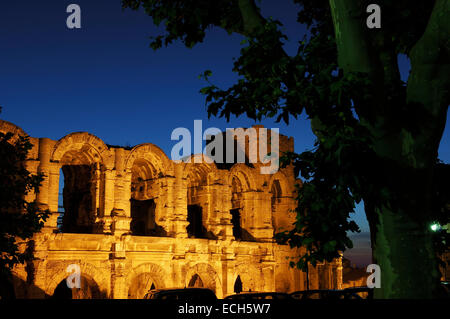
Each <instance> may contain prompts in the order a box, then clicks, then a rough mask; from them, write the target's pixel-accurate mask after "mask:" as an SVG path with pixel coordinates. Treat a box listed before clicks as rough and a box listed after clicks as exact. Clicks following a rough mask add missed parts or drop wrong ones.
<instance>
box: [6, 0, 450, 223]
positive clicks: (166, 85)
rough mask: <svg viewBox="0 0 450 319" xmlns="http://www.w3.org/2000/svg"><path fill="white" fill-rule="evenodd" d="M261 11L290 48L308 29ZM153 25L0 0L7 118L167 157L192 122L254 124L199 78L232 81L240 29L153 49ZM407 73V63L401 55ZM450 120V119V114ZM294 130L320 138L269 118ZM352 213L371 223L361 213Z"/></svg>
mask: <svg viewBox="0 0 450 319" xmlns="http://www.w3.org/2000/svg"><path fill="white" fill-rule="evenodd" d="M70 3H76V4H78V5H80V7H81V15H82V22H81V23H82V25H81V26H82V28H81V29H73V30H71V29H68V28H67V27H66V18H67V16H68V15H69V14H68V13H66V7H67V6H68V5H69V4H70ZM262 12H263V14H264V16H267V17H268V16H272V17H273V18H275V19H279V20H281V21H282V22H283V24H284V30H285V33H286V34H287V35H288V37H289V39H290V42H289V43H287V44H286V50H287V51H288V53H294V52H295V51H296V42H297V41H298V40H300V39H301V38H302V37H303V35H304V34H305V28H304V27H303V26H301V25H299V24H298V23H297V22H296V12H297V7H296V5H294V4H293V3H291V2H290V1H262ZM159 31H161V29H160V30H158V28H156V27H155V26H154V25H153V23H152V20H151V18H150V17H149V16H147V15H145V13H144V12H142V11H140V12H136V11H131V10H125V11H123V10H122V8H121V1H120V0H96V1H92V0H91V1H86V0H71V1H63V0H59V1H30V0H28V1H2V2H1V4H0V38H1V42H0V57H1V58H0V75H1V76H0V106H2V107H3V111H2V113H1V114H0V115H1V118H2V119H4V120H7V121H10V122H12V123H14V124H16V125H18V126H20V127H22V128H23V129H24V130H25V131H26V132H27V133H28V134H30V135H31V136H33V137H49V138H52V139H55V140H58V139H60V138H61V137H63V136H65V135H66V134H68V133H71V132H75V131H87V132H90V133H92V134H94V135H96V136H98V137H100V138H101V139H102V140H103V141H104V142H105V143H107V144H113V145H123V146H125V145H130V146H133V145H136V144H139V143H144V142H151V143H154V144H156V145H158V146H160V147H161V148H162V149H163V150H164V151H165V152H166V154H167V155H168V156H170V150H171V148H172V146H173V145H174V144H175V143H176V142H174V141H171V140H170V135H171V132H172V131H173V130H174V129H175V128H177V127H186V128H188V129H190V130H193V124H194V120H195V119H202V120H203V126H204V129H205V128H207V127H218V128H220V129H222V130H223V129H225V128H226V127H240V126H244V127H248V126H251V125H253V124H255V122H254V121H252V120H249V119H247V118H245V117H242V118H238V119H232V121H231V122H230V123H227V122H226V121H225V120H224V119H217V118H213V119H211V120H209V121H208V119H207V112H206V108H205V101H204V97H203V96H202V95H201V94H200V93H199V90H200V89H201V88H202V87H203V86H206V85H207V83H206V82H204V80H200V79H198V75H199V74H200V73H202V72H203V71H205V70H207V69H209V70H212V72H213V76H212V78H211V80H212V82H213V83H214V84H216V85H219V86H221V87H223V88H226V87H228V86H229V85H231V84H233V82H234V81H235V80H236V78H237V77H236V75H235V74H233V73H232V71H231V68H232V64H233V58H234V57H238V56H239V50H240V47H241V45H240V40H241V37H240V36H239V35H232V36H229V35H228V34H227V33H226V32H224V31H222V30H219V29H211V30H210V32H209V34H208V35H207V37H206V39H205V43H203V44H200V45H197V46H196V47H194V48H193V49H187V48H185V47H184V46H183V45H182V44H181V43H176V44H174V45H172V46H169V47H168V48H162V49H160V50H158V51H153V50H152V49H151V48H149V42H150V40H149V37H150V36H152V35H157V34H158V33H159ZM399 61H400V69H401V74H402V76H403V78H404V79H407V76H408V72H409V65H408V61H407V59H405V58H402V57H400V59H399ZM449 120H450V119H449V117H447V121H449ZM262 124H264V125H265V126H266V127H279V128H280V132H281V133H282V134H284V135H288V136H293V137H294V139H295V149H296V151H297V152H301V151H303V150H306V149H311V148H312V146H313V143H314V135H313V134H312V133H311V130H310V125H309V122H308V121H307V120H306V117H303V118H302V119H300V120H293V121H292V122H291V124H290V125H289V126H286V125H284V124H282V123H275V122H274V121H273V120H267V121H263V123H262ZM448 127H449V125H447V129H446V130H445V132H444V136H443V139H442V142H441V146H440V153H439V156H440V159H441V160H443V161H444V162H447V163H449V162H450V132H449V128H448ZM355 220H356V221H357V222H358V224H360V226H361V227H362V229H363V230H364V231H367V230H368V226H367V222H366V220H365V216H364V213H363V211H362V205H360V206H359V207H358V209H357V213H356V217H355Z"/></svg>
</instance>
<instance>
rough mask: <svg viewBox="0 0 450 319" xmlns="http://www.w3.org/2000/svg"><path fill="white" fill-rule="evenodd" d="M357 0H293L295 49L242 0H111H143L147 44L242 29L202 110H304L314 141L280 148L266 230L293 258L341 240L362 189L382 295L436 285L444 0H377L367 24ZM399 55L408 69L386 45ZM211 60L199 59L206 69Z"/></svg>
mask: <svg viewBox="0 0 450 319" xmlns="http://www.w3.org/2000/svg"><path fill="white" fill-rule="evenodd" d="M371 2H372V1H366V0H363V1H361V0H294V3H296V4H298V5H299V11H298V19H297V20H298V22H299V23H301V24H305V25H306V26H307V27H308V35H307V36H305V38H304V39H303V40H302V41H300V42H299V44H298V51H297V53H296V54H295V55H288V54H287V53H286V51H285V50H284V48H283V44H284V43H285V42H286V40H287V37H286V36H285V35H284V34H283V33H282V31H281V28H280V26H281V25H282V23H281V22H280V21H277V20H274V19H271V18H266V17H264V16H263V15H262V14H261V11H260V8H259V7H258V3H257V2H255V1H254V0H217V1H207V0H183V1H181V0H179V1H177V0H170V1H169V0H123V1H122V5H123V7H124V8H131V9H138V8H139V7H141V6H142V7H143V8H144V9H145V11H146V12H147V13H148V15H150V16H151V17H152V18H153V22H154V23H155V24H157V25H159V24H160V23H164V26H165V31H166V32H165V33H164V34H162V35H157V36H155V37H154V38H153V40H152V42H151V44H150V45H151V47H152V48H153V49H159V48H161V47H162V46H163V45H165V46H167V45H169V44H171V43H173V42H174V41H182V42H183V43H184V44H185V45H186V46H187V47H192V46H194V45H195V44H197V43H199V42H202V41H203V40H204V37H205V34H206V32H207V30H208V28H210V27H212V26H215V27H219V28H223V29H225V30H226V31H227V32H228V33H230V34H231V33H234V32H235V33H239V34H241V35H242V36H243V37H245V41H244V44H243V47H242V49H241V54H240V56H239V58H237V59H236V60H235V62H234V67H233V71H234V72H236V73H237V74H238V75H239V79H238V81H237V83H235V84H234V85H232V86H231V87H229V88H225V89H222V88H219V87H217V86H216V85H214V84H211V85H209V86H207V87H205V88H203V89H202V90H201V92H202V93H203V94H204V95H205V97H206V104H207V107H208V114H209V116H220V117H225V118H227V119H228V120H229V119H230V115H232V114H234V115H237V116H239V115H242V114H246V115H247V116H248V117H249V118H252V119H256V120H260V119H263V118H266V117H276V119H277V121H281V120H283V121H285V122H286V123H289V120H290V118H291V117H294V118H297V117H298V116H299V115H300V114H302V113H303V112H306V114H307V115H308V117H309V118H310V120H311V126H312V129H313V131H314V133H315V135H316V136H317V141H316V143H315V148H314V149H313V150H311V151H307V152H304V153H302V154H286V156H285V157H284V160H285V163H286V162H290V163H293V164H294V165H295V168H296V170H297V172H299V173H300V174H301V176H302V177H303V178H304V179H305V183H304V184H303V187H302V188H300V189H299V190H298V208H297V219H296V222H295V224H294V225H293V229H292V230H291V231H288V232H284V233H281V234H279V235H278V236H277V238H278V240H279V241H280V242H285V243H289V244H290V245H291V246H293V247H298V246H304V247H306V249H307V254H306V255H304V256H302V257H301V258H300V260H299V261H298V263H297V265H298V266H299V267H301V268H303V269H304V268H305V266H306V265H307V263H312V264H313V265H314V264H316V263H317V262H318V261H322V260H332V259H333V258H336V257H339V253H340V252H342V251H344V250H345V249H346V248H348V247H352V243H351V241H350V239H349V238H348V236H347V232H348V231H358V226H357V225H356V224H355V223H354V222H353V221H349V214H350V213H351V212H353V210H354V207H355V202H356V203H358V202H360V201H361V200H363V201H364V205H365V212H366V215H367V219H368V221H369V226H370V231H371V239H372V248H373V261H374V263H377V264H378V265H379V266H380V268H381V271H382V274H381V288H380V289H376V291H375V296H376V297H382V298H424V297H433V296H437V294H438V291H439V288H438V287H439V271H438V267H437V263H436V258H435V255H436V254H435V249H434V246H433V240H432V238H433V234H432V233H431V231H430V227H429V225H430V223H431V222H432V221H433V220H434V219H435V213H434V212H435V210H434V209H433V198H434V196H435V194H434V191H433V185H434V184H435V177H436V174H435V168H436V165H435V164H436V160H437V151H438V147H439V142H440V139H441V137H442V134H443V130H444V128H445V121H446V114H447V110H448V106H449V84H450V83H449V82H450V77H449V74H450V59H449V52H450V42H449V39H450V24H449V22H448V21H449V20H448V16H449V13H450V2H449V1H447V0H432V1H420V2H414V4H413V3H411V1H407V0H398V1H387V0H379V1H377V4H378V5H379V6H380V7H381V13H382V16H381V19H382V20H381V21H382V22H381V24H382V27H381V28H380V29H376V28H375V29H369V28H368V27H367V24H366V19H367V17H368V16H369V14H368V13H367V12H366V8H367V6H368V5H369V4H370V3H371ZM399 54H405V55H407V56H408V57H409V59H410V61H411V72H410V75H409V78H408V80H407V82H406V83H405V82H403V81H402V79H401V78H400V72H399V66H398V60H397V57H398V55H399ZM210 75H211V71H209V70H208V71H205V72H204V73H203V77H204V78H205V79H208V77H209V76H210Z"/></svg>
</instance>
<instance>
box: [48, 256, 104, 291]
mask: <svg viewBox="0 0 450 319" xmlns="http://www.w3.org/2000/svg"><path fill="white" fill-rule="evenodd" d="M71 264H76V265H79V267H80V274H81V277H82V278H85V279H86V281H87V282H89V283H91V284H93V285H95V286H96V287H97V288H98V291H97V292H96V293H97V295H96V298H106V297H107V291H108V290H107V288H106V287H108V284H109V283H108V278H109V273H105V272H104V271H102V270H100V269H98V268H97V267H95V266H94V265H92V264H90V263H86V262H80V261H79V260H73V261H54V262H49V263H48V264H47V265H46V273H47V278H48V279H47V285H46V287H45V289H44V291H45V293H46V295H48V296H53V294H54V292H55V289H56V288H57V287H58V286H59V285H60V284H61V282H63V280H65V279H66V278H67V277H68V276H69V275H70V273H69V272H67V271H66V270H67V267H68V266H69V265H71Z"/></svg>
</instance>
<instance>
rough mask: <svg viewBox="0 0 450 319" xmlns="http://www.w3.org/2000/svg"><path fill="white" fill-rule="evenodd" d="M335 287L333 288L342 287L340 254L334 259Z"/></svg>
mask: <svg viewBox="0 0 450 319" xmlns="http://www.w3.org/2000/svg"><path fill="white" fill-rule="evenodd" d="M336 264H337V265H336V287H335V289H342V281H343V278H342V254H341V257H340V258H338V259H337V260H336Z"/></svg>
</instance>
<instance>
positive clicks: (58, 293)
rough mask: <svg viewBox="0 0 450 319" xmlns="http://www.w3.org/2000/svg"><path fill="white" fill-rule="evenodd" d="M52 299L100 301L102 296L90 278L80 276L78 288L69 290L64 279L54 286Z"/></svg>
mask: <svg viewBox="0 0 450 319" xmlns="http://www.w3.org/2000/svg"><path fill="white" fill-rule="evenodd" d="M52 298H53V299H102V298H104V296H103V294H102V293H101V292H100V289H99V287H98V285H97V283H96V282H95V281H94V280H93V279H90V278H86V277H85V276H81V279H80V288H69V287H68V285H67V282H66V279H64V280H62V281H61V282H60V283H59V284H58V286H56V288H55V291H54V292H53V296H52Z"/></svg>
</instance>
